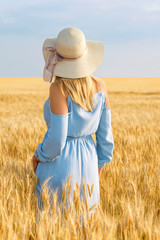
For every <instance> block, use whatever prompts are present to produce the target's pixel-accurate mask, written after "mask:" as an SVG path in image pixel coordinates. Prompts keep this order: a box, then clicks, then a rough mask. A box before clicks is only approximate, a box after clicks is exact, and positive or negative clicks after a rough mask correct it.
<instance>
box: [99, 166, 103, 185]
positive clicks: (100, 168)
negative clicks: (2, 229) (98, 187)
mask: <svg viewBox="0 0 160 240" xmlns="http://www.w3.org/2000/svg"><path fill="white" fill-rule="evenodd" d="M102 168H103V167H98V176H99V182H100V176H101V171H102Z"/></svg>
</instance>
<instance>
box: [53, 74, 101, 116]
mask: <svg viewBox="0 0 160 240" xmlns="http://www.w3.org/2000/svg"><path fill="white" fill-rule="evenodd" d="M92 79H94V80H95V81H96V82H97V83H99V80H98V79H97V78H95V77H93V76H92V75H91V76H88V77H82V78H75V79H73V78H63V77H58V76H55V77H54V82H56V83H57V84H58V86H59V88H60V90H61V92H62V94H63V95H64V96H65V93H64V88H65V89H66V90H67V92H68V94H69V95H70V97H71V99H72V100H73V101H74V102H75V103H77V104H78V105H79V106H80V107H82V108H84V109H85V110H88V111H89V112H92V111H93V109H94V108H95V107H96V105H95V101H94V98H93V95H94V92H93V86H92ZM85 101H86V102H85ZM92 108H93V109H92Z"/></svg>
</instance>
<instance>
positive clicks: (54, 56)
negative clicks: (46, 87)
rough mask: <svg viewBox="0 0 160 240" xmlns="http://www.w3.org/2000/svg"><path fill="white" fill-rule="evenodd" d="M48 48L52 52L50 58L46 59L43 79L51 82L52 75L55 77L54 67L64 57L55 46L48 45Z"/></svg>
mask: <svg viewBox="0 0 160 240" xmlns="http://www.w3.org/2000/svg"><path fill="white" fill-rule="evenodd" d="M47 50H48V51H50V52H51V54H50V56H49V58H48V60H47V61H46V64H45V66H44V70H43V80H44V81H46V82H51V81H52V77H53V73H54V68H55V66H56V64H57V63H58V62H59V61H62V59H63V58H61V57H60V55H59V54H58V52H57V51H56V50H55V49H54V48H52V47H47Z"/></svg>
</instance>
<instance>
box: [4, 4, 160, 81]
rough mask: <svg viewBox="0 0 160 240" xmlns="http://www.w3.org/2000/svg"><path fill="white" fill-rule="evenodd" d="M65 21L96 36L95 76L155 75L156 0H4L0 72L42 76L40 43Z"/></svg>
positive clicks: (159, 26)
mask: <svg viewBox="0 0 160 240" xmlns="http://www.w3.org/2000/svg"><path fill="white" fill-rule="evenodd" d="M66 27H77V28H79V29H81V30H82V31H83V33H84V34H85V37H86V39H87V40H95V41H102V42H103V43H104V47H105V53H104V58H103V61H102V64H101V65H100V67H99V68H98V69H97V70H96V72H95V73H94V75H95V76H99V77H160V0H134V1H133V0H23V1H22V0H14V1H13V0H5V1H3V2H1V6H0V77H42V75H43V74H42V73H43V67H44V59H43V55H42V45H43V42H44V40H45V39H46V38H48V37H57V35H58V33H59V32H60V31H61V30H62V29H64V28H66Z"/></svg>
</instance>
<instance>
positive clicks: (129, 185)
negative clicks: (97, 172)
mask: <svg viewBox="0 0 160 240" xmlns="http://www.w3.org/2000/svg"><path fill="white" fill-rule="evenodd" d="M104 80H105V83H106V86H107V89H108V93H109V98H110V105H111V116H112V131H113V137H114V143H115V147H114V152H113V159H112V161H111V162H110V163H109V164H106V166H105V167H104V168H103V170H102V174H101V180H100V195H101V205H100V206H99V208H98V210H97V211H95V212H94V213H93V214H89V212H90V210H91V209H88V205H87V202H85V203H83V202H79V199H78V187H77V192H75V199H74V202H71V204H70V209H66V208H65V207H64V208H63V210H62V208H60V207H56V195H55V198H54V199H55V202H54V204H55V205H54V209H53V211H52V215H51V216H48V205H47V197H48V195H47V191H46V192H45V191H44V197H43V201H44V206H45V208H44V216H43V218H42V222H41V225H40V227H39V228H38V231H37V230H36V232H35V225H36V218H35V215H36V208H37V199H36V196H35V187H36V178H35V175H34V172H33V168H32V162H31V157H32V156H33V154H34V151H35V150H36V148H37V146H38V144H39V143H40V142H41V141H42V140H43V137H44V134H45V132H46V130H47V127H46V124H45V121H44V119H43V103H44V102H45V100H46V99H47V98H48V94H49V83H46V82H44V81H43V80H42V79H41V78H0V124H1V128H0V136H1V141H0V172H1V174H0V239H4V240H10V239H12V240H21V239H40V240H43V239H45V240H46V239H47V240H48V239H55V240H57V239H58V240H61V239H67V240H69V239H74V240H76V239H82V240H83V239H91V240H97V239H98V240H101V239H102V240H117V239H124V240H127V239H128V240H139V239H140V240H144V239H145V240H149V239H153V240H159V239H160V78H104ZM93 139H94V141H95V135H93ZM67 186H68V187H69V182H68V185H67ZM68 189H69V188H68ZM84 190H85V189H84ZM86 190H87V189H86ZM66 193H67V191H66V189H65V191H64V194H63V203H65V201H66ZM74 207H75V208H74ZM74 209H76V214H75V210H74ZM81 215H82V216H83V221H81Z"/></svg>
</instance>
